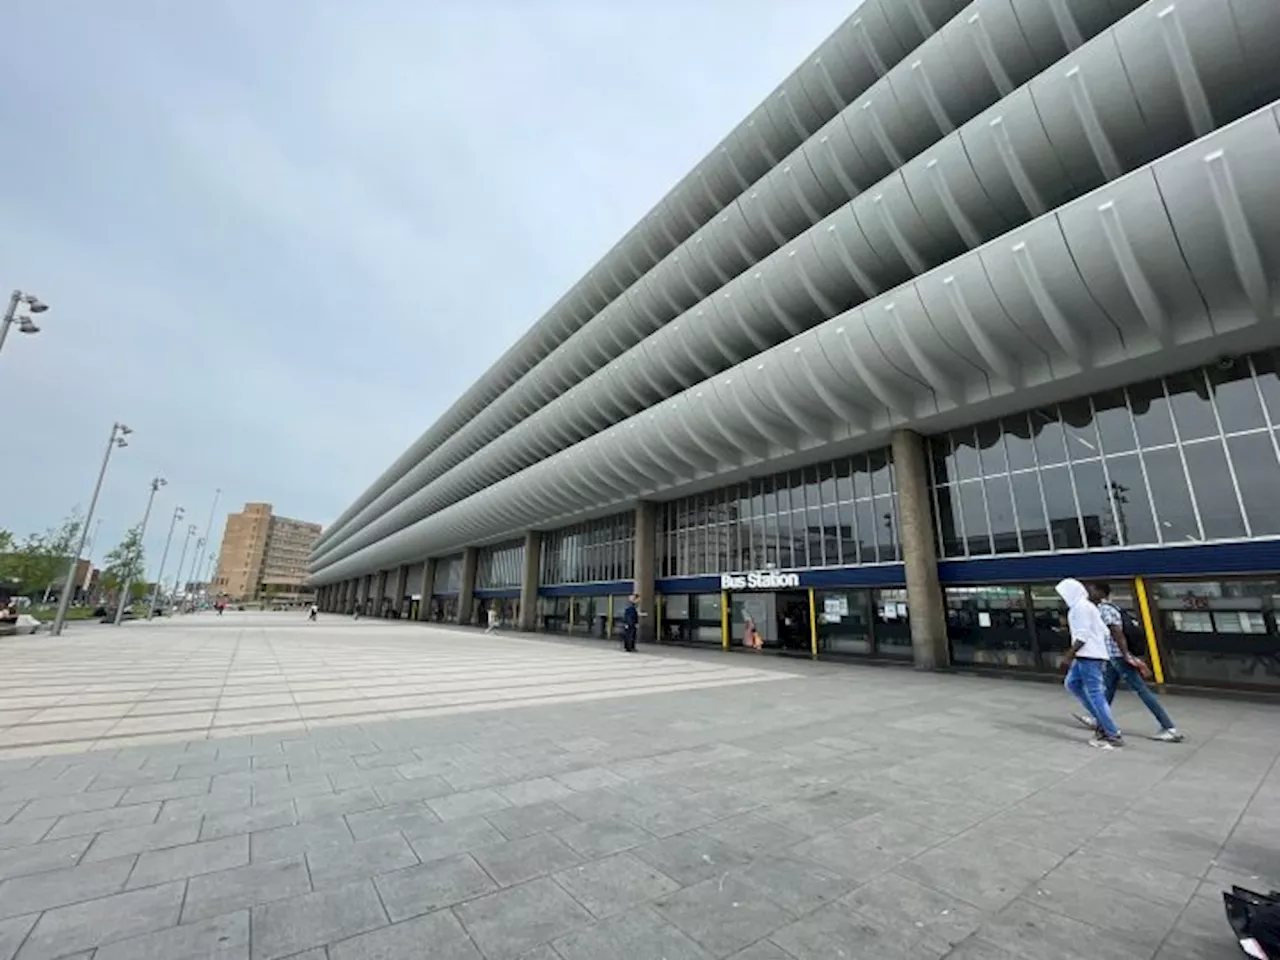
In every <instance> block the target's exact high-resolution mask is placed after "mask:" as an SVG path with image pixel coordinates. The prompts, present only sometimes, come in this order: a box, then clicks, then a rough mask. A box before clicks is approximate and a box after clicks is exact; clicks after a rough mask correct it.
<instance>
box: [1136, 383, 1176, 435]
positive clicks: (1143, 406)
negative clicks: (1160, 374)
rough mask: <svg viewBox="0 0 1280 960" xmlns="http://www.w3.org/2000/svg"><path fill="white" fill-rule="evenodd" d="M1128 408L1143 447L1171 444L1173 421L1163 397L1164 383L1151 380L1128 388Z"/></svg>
mask: <svg viewBox="0 0 1280 960" xmlns="http://www.w3.org/2000/svg"><path fill="white" fill-rule="evenodd" d="M1128 393H1129V406H1130V409H1132V410H1133V420H1134V424H1135V425H1136V426H1137V428H1138V440H1139V442H1140V443H1141V444H1142V446H1144V447H1158V446H1162V445H1164V444H1168V443H1173V420H1172V419H1170V416H1169V401H1168V399H1167V398H1166V397H1165V395H1164V383H1163V382H1162V381H1160V380H1151V381H1148V382H1147V383H1140V384H1138V385H1137V386H1134V387H1130V388H1129V391H1128Z"/></svg>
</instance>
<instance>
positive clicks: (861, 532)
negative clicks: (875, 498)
mask: <svg viewBox="0 0 1280 960" xmlns="http://www.w3.org/2000/svg"><path fill="white" fill-rule="evenodd" d="M853 514H854V518H855V521H856V523H857V541H858V561H857V562H858V563H875V562H876V560H877V558H876V540H877V536H876V512H875V505H874V504H873V503H872V501H870V500H859V501H857V502H856V503H855V504H854V505H853Z"/></svg>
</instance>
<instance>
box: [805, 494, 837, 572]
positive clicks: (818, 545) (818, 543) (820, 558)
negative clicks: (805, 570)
mask: <svg viewBox="0 0 1280 960" xmlns="http://www.w3.org/2000/svg"><path fill="white" fill-rule="evenodd" d="M804 518H805V537H806V538H807V540H808V550H809V566H811V567H825V566H828V565H830V564H831V563H832V561H831V560H829V559H827V557H826V538H825V537H824V536H823V532H822V508H821V507H810V508H809V509H808V510H806V511H805V513H804Z"/></svg>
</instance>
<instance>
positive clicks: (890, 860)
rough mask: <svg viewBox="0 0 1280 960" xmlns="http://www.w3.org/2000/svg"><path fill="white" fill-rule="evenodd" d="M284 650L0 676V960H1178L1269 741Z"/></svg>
mask: <svg viewBox="0 0 1280 960" xmlns="http://www.w3.org/2000/svg"><path fill="white" fill-rule="evenodd" d="M1168 705H1169V707H1170V709H1171V712H1172V713H1173V715H1174V717H1175V719H1176V720H1177V722H1178V725H1179V727H1180V728H1182V729H1184V730H1185V731H1186V732H1187V734H1188V735H1189V739H1188V741H1187V742H1186V743H1184V744H1178V745H1173V744H1164V743H1157V742H1154V741H1150V740H1146V739H1143V738H1142V736H1141V734H1142V733H1146V732H1152V728H1153V726H1154V725H1153V724H1152V723H1151V721H1150V717H1149V716H1147V715H1145V712H1144V711H1143V710H1142V707H1141V705H1140V704H1139V703H1138V702H1137V701H1136V699H1135V698H1133V697H1132V696H1131V695H1129V694H1127V693H1122V694H1121V695H1120V697H1119V699H1118V701H1117V706H1118V716H1119V718H1120V721H1121V724H1122V726H1124V727H1125V729H1126V731H1127V732H1128V734H1129V736H1130V746H1129V747H1128V748H1126V749H1124V750H1117V751H1114V752H1109V753H1106V752H1100V751H1096V750H1092V749H1090V748H1089V747H1088V746H1087V745H1086V742H1085V741H1086V738H1087V733H1086V731H1084V730H1083V729H1081V728H1079V727H1078V726H1075V725H1074V724H1073V723H1072V722H1071V721H1070V719H1069V717H1068V711H1069V708H1070V704H1069V703H1068V701H1067V699H1066V696H1065V694H1063V692H1062V691H1061V689H1060V688H1058V687H1056V686H1053V685H1047V684H1035V683H1024V682H1016V681H1010V680H991V679H981V678H973V677H962V676H941V675H932V674H917V673H915V672H913V671H911V670H907V669H896V668H883V667H873V666H861V665H838V664H830V663H810V662H807V661H790V660H780V659H774V658H768V657H751V656H749V655H745V654H744V655H726V654H723V653H720V652H718V651H700V650H699V651H693V650H678V649H675V650H673V649H661V650H656V651H655V650H644V651H642V652H641V653H639V654H636V655H627V654H624V653H622V652H621V651H619V650H617V649H616V648H615V647H613V646H611V645H607V644H604V643H602V642H598V641H597V642H595V643H592V642H589V641H576V642H570V641H554V640H546V639H534V638H527V637H517V636H484V635H483V634H480V633H478V632H475V631H465V630H459V629H448V628H437V627H426V626H423V625H420V624H410V623H403V624H402V623H396V622H382V621H360V622H352V621H350V620H347V619H340V618H336V617H327V618H326V617H322V618H321V620H320V622H319V623H316V624H309V623H306V622H305V619H304V617H303V616H302V615H299V614H227V615H226V616H224V617H222V618H216V617H213V616H212V615H198V616H195V617H188V618H186V619H183V620H178V621H174V622H165V623H153V624H146V623H139V624H128V625H125V626H124V627H121V628H113V627H105V626H99V625H96V624H77V625H75V626H74V627H73V628H72V629H69V630H68V632H67V633H66V634H65V635H64V636H63V637H62V638H59V639H54V638H47V637H33V638H8V639H4V640H0V960H12V958H14V957H17V958H19V960H41V958H45V960H51V958H58V957H75V958H77V960H86V958H93V960H183V958H197V957H199V958H205V957H210V958H219V960H275V958H286V957H292V958H296V960H374V958H377V960H398V958H433V960H480V958H487V960H704V958H725V957H733V958H736V960H810V958H860V957H865V958H871V960H897V958H911V960H920V958H923V960H934V958H942V957H948V958H953V960H961V958H965V960H974V958H981V960H988V958H989V960H1014V958H1018V960H1026V958H1042V960H1111V958H1115V960H1127V958H1153V957H1155V958H1159V960H1201V958H1203V960H1211V958H1223V960H1226V958H1232V957H1236V956H1239V951H1238V948H1237V947H1236V946H1235V945H1234V944H1233V942H1232V940H1231V936H1230V931H1229V929H1228V927H1227V924H1226V921H1225V919H1224V915H1223V910H1222V904H1221V898H1220V891H1221V889H1222V888H1223V886H1224V885H1229V884H1230V883H1232V882H1240V883H1245V884H1247V885H1250V886H1253V887H1260V888H1264V889H1266V888H1269V887H1277V886H1280V836H1278V834H1280V831H1278V830H1277V824H1280V768H1278V767H1277V757H1278V756H1280V735H1278V731H1280V707H1277V706H1274V705H1267V704H1257V703H1249V702H1244V701H1233V700H1228V699H1210V698H1198V697H1187V696H1183V697H1169V698H1168Z"/></svg>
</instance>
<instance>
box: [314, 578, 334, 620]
mask: <svg viewBox="0 0 1280 960" xmlns="http://www.w3.org/2000/svg"><path fill="white" fill-rule="evenodd" d="M318 593H319V596H318V597H317V598H316V606H318V607H319V608H320V609H321V610H323V611H324V612H325V613H328V612H329V601H330V600H331V599H332V598H333V584H326V585H325V586H323V587H321V588H320V589H319V591H318Z"/></svg>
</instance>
